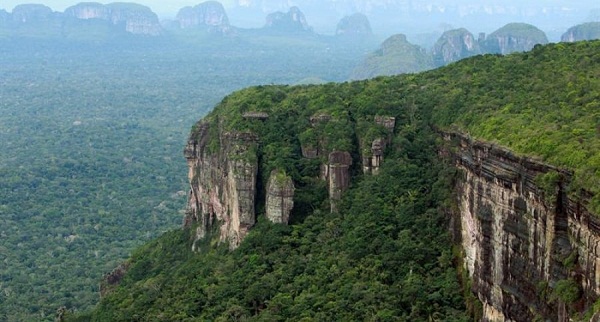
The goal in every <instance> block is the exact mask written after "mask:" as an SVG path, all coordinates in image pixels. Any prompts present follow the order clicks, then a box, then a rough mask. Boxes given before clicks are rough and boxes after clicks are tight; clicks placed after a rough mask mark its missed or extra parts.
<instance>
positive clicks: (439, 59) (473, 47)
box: [432, 28, 481, 66]
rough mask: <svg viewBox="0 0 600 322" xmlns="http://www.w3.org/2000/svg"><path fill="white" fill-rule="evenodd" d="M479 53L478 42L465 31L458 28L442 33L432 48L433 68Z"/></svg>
mask: <svg viewBox="0 0 600 322" xmlns="http://www.w3.org/2000/svg"><path fill="white" fill-rule="evenodd" d="M480 53H481V48H480V46H479V42H478V40H477V39H475V37H474V36H473V34H472V33H470V32H469V31H468V30H467V29H464V28H460V29H454V30H449V31H446V32H444V34H442V36H441V37H440V39H439V40H438V41H437V42H436V43H435V45H434V46H433V53H432V55H433V62H434V64H435V66H443V65H446V64H448V63H451V62H455V61H458V60H461V59H463V58H466V57H470V56H474V55H477V54H480Z"/></svg>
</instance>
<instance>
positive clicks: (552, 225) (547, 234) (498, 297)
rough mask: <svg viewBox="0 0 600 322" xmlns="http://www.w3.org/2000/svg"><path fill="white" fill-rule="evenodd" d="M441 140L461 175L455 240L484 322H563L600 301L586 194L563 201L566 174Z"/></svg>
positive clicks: (593, 224)
mask: <svg viewBox="0 0 600 322" xmlns="http://www.w3.org/2000/svg"><path fill="white" fill-rule="evenodd" d="M444 137H445V139H446V140H447V141H448V142H452V143H451V144H450V146H452V148H450V149H449V150H446V152H449V151H452V152H451V154H452V158H453V160H454V163H455V165H456V167H457V168H458V169H460V170H461V176H460V178H459V179H458V180H457V182H456V195H457V204H458V213H457V217H456V222H457V225H458V228H459V229H457V230H456V231H457V233H456V235H457V236H456V237H457V240H460V243H461V244H462V246H463V249H464V253H465V257H464V258H465V266H466V268H467V269H468V272H469V275H470V277H471V279H472V283H473V289H472V290H473V292H474V293H475V294H477V296H478V297H479V299H480V300H481V302H482V303H483V304H484V319H485V320H487V321H532V320H534V319H536V318H543V319H544V320H548V321H568V318H569V316H570V315H571V314H572V313H573V312H576V311H581V310H582V309H584V308H589V307H590V306H591V305H592V304H593V303H594V302H595V301H596V300H597V298H598V295H599V294H600V249H598V245H600V219H598V218H597V217H596V216H594V215H591V214H590V213H589V212H588V211H587V210H586V207H585V205H586V196H585V193H583V195H580V196H576V197H577V198H574V197H573V196H569V195H568V194H567V192H566V185H567V184H568V182H569V180H570V178H571V174H570V173H569V172H568V171H565V170H562V169H558V168H555V167H552V166H549V165H546V164H543V163H541V162H538V161H535V160H532V159H528V158H524V157H518V156H515V155H514V154H512V153H511V152H510V151H508V150H505V149H502V148H499V147H496V146H494V145H492V144H487V143H483V142H478V141H474V140H471V139H470V138H468V137H466V136H463V135H460V134H445V135H444ZM545 178H551V180H544V179H545ZM543 182H545V183H543ZM565 289H568V290H569V291H568V292H566V291H565Z"/></svg>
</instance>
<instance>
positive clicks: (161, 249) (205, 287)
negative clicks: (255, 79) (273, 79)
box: [80, 41, 600, 320]
mask: <svg viewBox="0 0 600 322" xmlns="http://www.w3.org/2000/svg"><path fill="white" fill-rule="evenodd" d="M599 49H600V42H598V41H596V42H581V43H573V44H555V45H549V46H536V48H535V49H534V50H533V51H531V52H527V53H520V54H512V55H508V56H505V57H502V56H498V55H485V56H478V57H473V58H469V59H466V60H463V61H461V62H459V63H455V64H452V65H449V66H447V67H444V68H440V69H437V70H434V71H429V72H426V73H421V74H417V75H405V76H396V77H381V78H377V79H374V80H370V81H362V82H352V83H343V84H326V85H323V86H299V87H288V86H266V87H265V86H263V87H254V88H250V89H246V90H243V91H240V92H236V93H233V94H231V95H230V96H228V97H227V98H226V99H225V100H223V101H222V102H221V104H219V105H218V106H217V108H216V109H215V110H214V111H213V112H212V113H211V114H210V116H209V118H208V119H207V120H209V121H211V122H220V124H221V125H222V127H223V129H225V130H227V131H252V132H255V133H256V134H258V135H259V137H260V138H261V144H260V151H259V154H260V160H261V169H262V170H261V171H265V173H268V172H269V171H270V170H271V169H272V168H275V167H278V168H282V169H284V170H285V171H286V173H288V174H290V175H292V177H293V178H294V181H295V182H296V183H302V180H306V181H305V182H304V183H306V184H310V180H309V178H311V177H312V176H313V175H314V173H311V172H309V173H304V174H303V172H302V171H303V169H304V168H303V165H302V162H304V161H302V160H303V158H302V157H301V152H300V150H301V149H300V148H301V146H302V144H303V143H302V142H301V141H302V137H304V138H305V139H307V140H308V142H310V143H311V144H315V142H316V144H321V145H323V146H325V148H326V149H327V150H339V149H342V150H345V151H349V152H351V153H353V157H354V158H355V160H356V159H357V158H358V153H359V151H360V148H359V146H358V143H357V142H359V141H360V139H361V137H360V136H361V132H362V130H360V131H359V130H358V129H360V128H361V126H360V124H361V123H362V122H367V124H372V123H370V122H371V121H372V120H373V119H374V116H376V115H383V116H393V117H395V118H396V122H397V123H396V133H395V136H394V143H393V145H392V147H391V148H389V149H388V150H387V154H386V157H385V158H386V160H387V161H385V162H384V166H383V168H382V172H381V173H380V174H379V175H377V176H361V175H360V174H359V171H357V169H356V168H357V167H359V163H357V162H355V165H354V167H355V171H354V175H355V178H354V184H353V185H352V187H351V189H350V191H348V192H347V194H346V196H345V198H344V200H343V202H342V205H341V207H340V211H339V213H338V214H327V211H326V207H324V206H323V205H322V202H323V199H322V196H321V199H319V196H317V195H312V196H308V197H307V204H309V205H310V207H307V208H306V209H310V208H313V209H311V210H310V211H308V212H305V213H304V214H303V217H302V218H301V219H302V220H298V219H296V220H297V221H296V222H295V223H294V224H293V225H291V226H288V227H285V226H276V225H271V224H268V223H267V222H265V220H261V219H260V217H259V223H258V225H257V227H256V228H255V229H254V230H253V231H252V232H251V233H250V235H249V236H248V237H247V239H246V240H245V241H244V243H243V244H242V246H241V247H240V248H239V249H237V250H236V251H233V252H231V253H228V252H227V251H226V250H224V249H223V248H220V247H217V248H213V247H210V245H208V243H209V242H210V241H209V240H207V241H206V243H207V245H206V247H205V249H204V250H203V251H202V252H201V254H192V253H190V252H189V251H188V250H187V249H186V246H187V245H188V244H189V237H188V236H186V234H188V233H189V232H186V231H180V232H173V233H170V234H168V235H165V236H163V237H162V238H161V239H159V240H157V241H155V242H154V243H153V244H150V245H147V246H145V247H144V248H142V249H140V250H139V251H138V252H137V253H136V254H135V255H134V256H133V257H132V259H131V270H130V272H129V274H128V275H127V276H126V278H125V279H124V280H123V283H122V284H121V286H119V287H118V288H117V290H116V291H115V292H114V293H113V294H111V295H109V296H107V297H106V298H104V299H103V300H102V302H101V303H100V305H99V306H98V308H97V310H96V311H94V312H92V313H90V315H85V316H80V318H81V319H84V320H85V319H92V320H103V319H113V320H131V319H153V318H177V319H180V320H186V319H187V320H203V319H210V320H219V319H231V318H238V319H244V318H248V319H253V320H285V319H290V318H293V319H301V318H304V317H305V318H307V319H317V320H340V319H341V320H367V319H379V320H393V319H404V320H415V319H418V320H425V319H435V318H436V317H438V316H440V317H444V319H445V320H448V319H453V318H455V319H458V320H462V319H465V317H464V316H463V313H462V312H461V310H464V307H463V303H462V297H461V295H460V288H459V286H458V282H457V277H456V276H457V273H456V271H455V270H454V269H453V268H452V256H451V255H450V253H451V248H450V244H449V242H448V237H447V235H446V233H445V228H444V226H445V225H444V217H443V211H441V210H443V209H444V207H445V205H446V200H447V198H448V196H447V193H448V191H449V189H450V182H449V181H448V180H447V178H448V175H443V173H445V172H446V171H447V170H444V168H443V167H442V166H441V165H439V162H438V161H436V159H437V158H436V154H435V149H434V147H433V146H434V143H433V142H434V141H433V139H432V136H431V134H429V133H430V130H428V129H429V127H430V126H435V127H439V128H445V129H458V130H461V131H463V132H467V133H469V134H471V135H472V136H474V137H477V138H481V139H486V140H489V141H493V142H497V143H498V144H501V145H504V146H507V147H508V148H510V149H513V150H515V151H516V152H518V153H522V154H526V155H530V156H533V157H539V158H540V159H542V160H544V161H547V162H549V163H552V164H555V165H558V166H563V167H566V168H569V169H571V170H573V171H574V172H575V180H574V182H573V183H572V184H571V192H572V193H573V195H577V193H578V191H579V189H585V190H587V191H589V192H591V193H592V194H593V195H594V196H593V197H592V200H591V204H590V207H591V208H592V209H593V210H595V212H596V213H600V212H598V209H600V200H599V196H600V194H599V192H600V182H599V178H600V172H599V171H600V140H599V139H600V128H598V124H600V109H599V107H600V106H599V104H600V97H599V96H600V91H599V90H598V89H599V88H600V86H599V85H600V84H599V82H600V81H599V77H600V51H599ZM244 112H266V113H268V114H269V118H268V119H267V120H266V121H261V120H256V119H245V118H243V117H242V115H243V113H244ZM322 115H328V116H329V117H330V120H329V121H327V122H324V123H320V122H312V123H311V117H315V116H322ZM310 129H312V131H313V132H315V133H312V134H310V133H309V134H305V135H304V136H302V135H299V134H302V133H305V132H306V131H308V130H310ZM374 129H376V127H374ZM368 132H369V131H368V130H367V131H365V133H368ZM194 135H195V134H194V133H192V136H194ZM298 137H300V139H298ZM319 142H320V143H319ZM269 153H270V154H269ZM438 178H439V179H438ZM298 180H300V181H298ZM301 215H302V214H301ZM165 243H166V244H168V243H175V244H176V245H177V246H176V247H171V246H166V244H165Z"/></svg>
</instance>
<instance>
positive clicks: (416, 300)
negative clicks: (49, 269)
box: [89, 131, 467, 321]
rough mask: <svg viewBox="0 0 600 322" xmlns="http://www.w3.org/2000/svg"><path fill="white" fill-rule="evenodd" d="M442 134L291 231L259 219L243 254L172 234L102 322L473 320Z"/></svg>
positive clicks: (105, 310) (151, 252)
mask: <svg viewBox="0 0 600 322" xmlns="http://www.w3.org/2000/svg"><path fill="white" fill-rule="evenodd" d="M432 138H433V135H432V134H430V133H426V132H421V131H420V132H419V135H418V136H416V137H415V139H414V140H402V142H404V144H405V147H404V148H405V150H403V151H398V152H397V153H396V154H394V155H393V156H391V157H393V158H394V159H395V160H398V162H389V163H386V164H385V165H384V166H383V168H382V169H381V173H380V175H378V176H369V177H365V178H363V180H361V181H360V182H358V183H357V184H356V185H355V186H354V187H353V188H352V189H351V190H350V191H349V192H348V194H347V195H346V197H345V198H344V200H343V203H342V205H341V208H340V211H339V213H336V214H329V213H328V209H327V208H328V207H324V208H322V209H320V207H317V208H316V209H314V210H310V211H309V213H308V215H305V218H303V220H302V221H301V222H298V221H297V222H295V223H294V224H293V225H291V226H283V225H276V224H272V223H270V222H269V221H267V220H264V219H263V218H259V219H260V220H259V222H258V224H257V225H256V226H255V227H254V228H253V230H252V231H251V232H250V234H249V235H248V236H247V237H246V239H245V240H244V242H243V243H242V244H241V246H240V247H239V248H238V249H236V250H235V251H233V252H227V251H224V250H223V248H206V249H204V250H203V252H202V253H200V254H197V253H192V252H190V251H189V250H187V249H186V248H187V247H189V246H188V245H189V239H188V237H187V236H186V235H187V232H186V231H176V232H172V233H169V234H166V235H164V236H162V237H161V238H159V239H158V240H156V241H154V242H152V243H151V244H148V245H146V246H144V247H143V248H141V249H140V250H138V251H136V252H135V253H134V255H133V256H132V258H131V260H130V264H131V268H130V271H129V273H128V274H127V277H126V278H125V279H124V280H123V282H122V284H121V285H120V286H119V287H118V288H117V290H116V291H115V292H114V293H112V294H110V295H109V296H107V297H106V298H104V299H103V300H102V301H101V303H100V305H99V306H98V308H97V309H96V310H95V311H93V312H92V313H91V315H89V316H91V318H90V320H91V321H105V320H134V319H141V320H156V319H164V320H181V321H193V320H201V321H205V320H215V321H218V320H231V319H234V318H238V319H247V320H253V321H283V320H302V319H306V320H327V321H364V320H379V319H381V320H398V319H399V320H427V319H430V318H442V317H443V318H444V320H447V321H466V320H467V318H466V316H465V315H464V313H463V312H464V311H465V307H464V301H463V297H462V293H461V286H460V284H459V282H458V278H457V272H456V271H455V269H454V267H453V263H452V260H451V258H452V253H451V250H450V249H449V248H448V245H449V236H448V234H447V231H446V229H445V218H444V216H443V213H442V212H441V211H439V210H438V208H439V207H440V206H441V204H442V203H443V202H444V200H445V198H446V197H448V194H447V193H446V191H445V189H446V187H447V184H448V182H449V180H450V178H449V177H448V176H447V175H448V174H450V172H447V171H445V168H444V166H443V165H442V164H440V163H439V162H438V161H436V154H435V148H434V144H432V142H433V141H432ZM269 142H271V141H267V142H265V143H269ZM426 192H429V193H426ZM320 194H321V195H323V194H324V192H320ZM208 239H210V237H209V238H208Z"/></svg>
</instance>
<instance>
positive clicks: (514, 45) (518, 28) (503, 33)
mask: <svg viewBox="0 0 600 322" xmlns="http://www.w3.org/2000/svg"><path fill="white" fill-rule="evenodd" d="M547 43H548V38H547V37H546V34H545V33H544V32H543V31H541V30H540V29H538V28H537V27H535V26H533V25H530V24H526V23H509V24H507V25H505V26H504V27H502V28H500V29H498V30H496V31H494V32H493V33H491V34H490V35H489V36H487V38H486V39H485V42H484V43H483V47H484V48H483V51H484V52H486V53H495V54H503V55H504V54H510V53H513V52H520V51H528V50H531V49H532V48H533V46H535V45H537V44H542V45H544V44H547Z"/></svg>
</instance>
